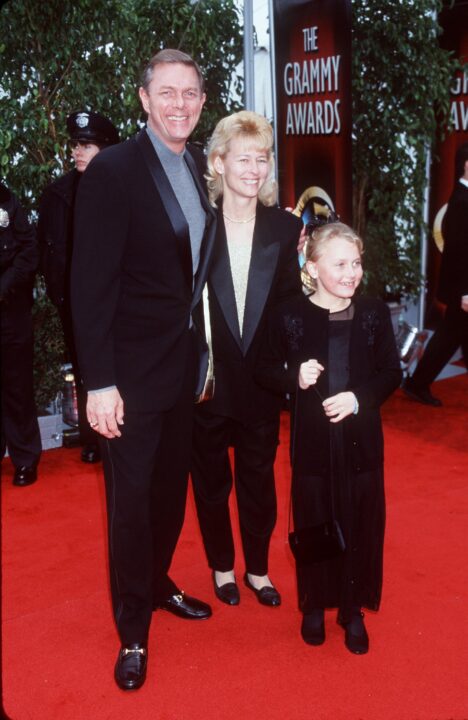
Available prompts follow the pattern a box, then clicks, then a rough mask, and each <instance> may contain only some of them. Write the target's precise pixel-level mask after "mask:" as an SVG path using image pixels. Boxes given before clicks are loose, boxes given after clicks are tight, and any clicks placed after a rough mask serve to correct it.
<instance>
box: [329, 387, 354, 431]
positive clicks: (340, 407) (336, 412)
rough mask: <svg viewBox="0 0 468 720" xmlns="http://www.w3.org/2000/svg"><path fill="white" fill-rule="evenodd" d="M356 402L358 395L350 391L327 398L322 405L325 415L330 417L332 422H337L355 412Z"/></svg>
mask: <svg viewBox="0 0 468 720" xmlns="http://www.w3.org/2000/svg"><path fill="white" fill-rule="evenodd" d="M356 403H357V400H356V395H355V394H354V393H353V392H350V391H348V392H341V393H338V395H333V396H332V397H329V398H327V399H326V400H324V401H323V403H322V405H323V409H324V410H325V415H326V416H327V417H329V418H330V422H332V423H337V422H340V421H341V420H344V418H345V417H348V415H352V414H353V413H354V409H355V407H356Z"/></svg>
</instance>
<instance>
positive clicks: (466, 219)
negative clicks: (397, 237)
mask: <svg viewBox="0 0 468 720" xmlns="http://www.w3.org/2000/svg"><path fill="white" fill-rule="evenodd" d="M455 177H456V183H455V188H454V190H453V193H452V195H451V197H450V200H449V202H448V207H447V212H446V214H445V218H444V223H443V234H444V251H443V254H442V263H441V266H440V276H439V286H438V291H437V298H438V299H439V300H440V301H441V302H442V303H444V304H446V306H447V308H446V310H445V314H444V318H443V320H442V322H441V323H440V325H439V326H438V327H437V328H436V331H435V332H434V334H433V336H432V337H431V339H430V341H429V343H428V344H427V347H426V349H425V352H424V355H423V357H422V358H421V361H420V362H419V364H418V366H417V368H416V370H415V371H414V373H413V375H412V376H411V378H408V379H407V380H406V381H405V383H404V385H403V390H404V392H405V393H406V395H408V397H410V398H411V399H413V400H416V401H418V402H421V403H424V404H425V405H432V406H434V407H438V406H440V405H442V403H441V401H440V400H439V399H438V398H436V397H434V395H432V393H431V391H430V389H429V388H430V385H431V383H432V382H433V381H434V380H435V379H436V377H437V375H438V374H439V373H440V372H441V370H443V368H444V367H445V365H446V364H447V363H448V361H449V360H450V358H451V357H452V355H453V354H454V353H455V351H456V350H457V348H459V347H460V345H461V348H462V352H463V358H464V360H465V365H466V366H467V367H468V143H464V144H463V145H461V146H460V147H459V148H458V150H457V153H456V156H455Z"/></svg>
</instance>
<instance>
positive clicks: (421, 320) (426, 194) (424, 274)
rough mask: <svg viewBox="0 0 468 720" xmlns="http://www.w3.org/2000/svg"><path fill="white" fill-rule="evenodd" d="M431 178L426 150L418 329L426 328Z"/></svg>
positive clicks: (427, 151)
mask: <svg viewBox="0 0 468 720" xmlns="http://www.w3.org/2000/svg"><path fill="white" fill-rule="evenodd" d="M430 178H431V150H430V147H429V146H427V148H426V187H425V190H424V200H423V223H424V225H423V228H422V230H421V256H420V268H421V290H420V293H419V308H418V328H419V329H420V330H422V329H423V328H424V312H425V308H426V278H427V267H426V265H427V227H428V224H429V194H430Z"/></svg>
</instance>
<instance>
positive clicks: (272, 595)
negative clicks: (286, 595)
mask: <svg viewBox="0 0 468 720" xmlns="http://www.w3.org/2000/svg"><path fill="white" fill-rule="evenodd" d="M244 583H245V586H246V587H248V588H249V590H252V592H254V593H255V595H256V596H257V600H258V602H259V603H261V604H262V605H268V606H269V607H278V606H279V605H281V595H280V594H279V592H278V590H276V588H274V587H270V585H265V586H264V587H262V588H260V590H257V588H256V587H254V586H253V585H252V583H251V582H250V580H249V578H248V575H247V573H245V575H244Z"/></svg>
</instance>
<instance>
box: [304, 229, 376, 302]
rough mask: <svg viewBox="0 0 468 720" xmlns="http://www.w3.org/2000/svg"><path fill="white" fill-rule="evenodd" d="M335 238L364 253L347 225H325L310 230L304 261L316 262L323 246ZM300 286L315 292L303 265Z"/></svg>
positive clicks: (315, 286) (356, 236)
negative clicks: (350, 244) (354, 246)
mask: <svg viewBox="0 0 468 720" xmlns="http://www.w3.org/2000/svg"><path fill="white" fill-rule="evenodd" d="M336 238H340V239H342V240H347V241H348V242H350V243H352V244H353V245H356V247H357V248H358V250H359V254H360V255H362V254H363V252H364V243H363V242H362V239H361V238H360V237H359V235H358V234H357V233H355V232H354V230H353V229H352V228H350V227H349V225H345V224H344V223H342V222H334V223H327V224H325V225H320V227H318V228H315V229H314V230H312V231H311V232H310V233H309V235H308V237H307V240H306V242H305V245H304V250H303V254H304V257H305V261H306V263H307V262H310V261H312V262H317V260H318V259H319V257H320V256H321V255H322V253H323V251H324V249H325V246H326V245H327V244H328V243H329V242H330V241H331V240H335V239H336ZM301 277H302V284H303V285H304V286H305V287H306V288H307V289H308V290H312V292H315V291H316V290H317V281H316V280H314V278H312V277H311V276H310V275H309V273H308V271H307V268H306V265H305V264H304V265H303V267H302V270H301Z"/></svg>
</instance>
